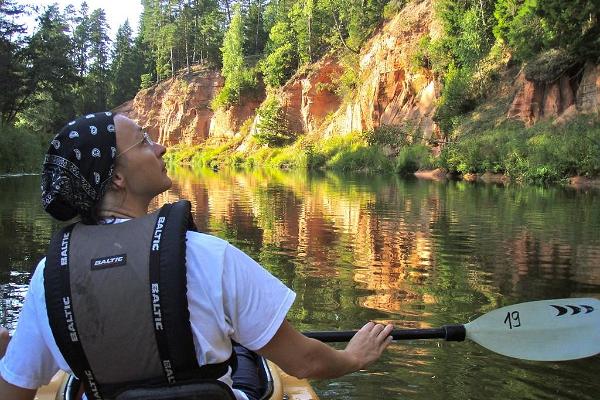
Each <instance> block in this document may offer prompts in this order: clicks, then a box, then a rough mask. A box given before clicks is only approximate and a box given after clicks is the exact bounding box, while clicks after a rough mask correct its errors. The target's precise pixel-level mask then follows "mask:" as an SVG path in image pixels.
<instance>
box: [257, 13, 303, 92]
mask: <svg viewBox="0 0 600 400" xmlns="http://www.w3.org/2000/svg"><path fill="white" fill-rule="evenodd" d="M297 46H298V44H297V41H296V37H295V36H294V33H293V31H292V29H291V26H290V24H289V23H288V22H285V21H280V22H277V23H275V25H273V27H272V28H271V32H270V33H269V42H268V44H267V51H268V55H267V56H266V58H265V59H264V60H263V61H262V63H261V64H260V69H261V72H262V73H263V79H264V81H265V83H266V84H267V85H269V86H272V87H279V86H281V85H283V84H284V83H285V82H286V81H287V80H288V79H289V78H290V77H291V76H292V74H293V73H294V71H295V69H296V68H297V67H298V55H297V53H296V51H295V49H296V48H297Z"/></svg>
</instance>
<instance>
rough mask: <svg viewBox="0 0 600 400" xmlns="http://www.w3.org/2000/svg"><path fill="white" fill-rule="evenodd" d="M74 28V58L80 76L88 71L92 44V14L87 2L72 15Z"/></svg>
mask: <svg viewBox="0 0 600 400" xmlns="http://www.w3.org/2000/svg"><path fill="white" fill-rule="evenodd" d="M71 22H72V23H74V28H73V33H72V35H73V60H74V63H75V66H76V68H77V72H78V74H79V76H80V77H83V76H85V75H86V74H87V72H88V59H89V52H90V46H91V37H90V16H89V8H88V5H87V3H86V2H85V1H84V2H83V3H81V7H80V9H79V12H78V13H74V14H73V15H72V16H71Z"/></svg>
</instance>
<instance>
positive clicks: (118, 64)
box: [110, 20, 142, 107]
mask: <svg viewBox="0 0 600 400" xmlns="http://www.w3.org/2000/svg"><path fill="white" fill-rule="evenodd" d="M141 73H142V70H141V68H140V64H139V60H138V57H137V54H136V48H135V46H134V41H133V31H132V30H131V26H130V25H129V21H128V20H127V21H125V22H124V23H123V25H121V26H120V27H119V29H118V31H117V35H116V37H115V41H114V47H113V53H112V63H111V67H110V75H111V80H110V81H111V94H110V104H111V106H112V107H114V106H117V105H119V104H121V103H123V102H125V101H127V100H129V99H132V98H133V97H134V96H135V94H136V93H137V90H138V89H139V87H140V76H141Z"/></svg>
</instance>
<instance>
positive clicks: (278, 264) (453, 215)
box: [0, 169, 600, 399]
mask: <svg viewBox="0 0 600 400" xmlns="http://www.w3.org/2000/svg"><path fill="white" fill-rule="evenodd" d="M172 174H173V176H174V182H175V183H174V186H173V188H172V189H171V190H170V191H169V192H168V193H166V194H164V195H161V196H160V197H159V198H158V199H157V202H156V203H155V204H154V205H153V207H157V206H158V205H159V204H162V203H164V202H166V201H174V200H176V199H178V198H187V199H189V200H190V201H192V203H193V208H194V217H195V220H196V223H197V225H198V227H199V229H200V230H202V231H205V232H208V233H212V234H215V235H217V236H220V237H222V238H225V239H227V240H229V241H230V242H231V243H233V244H234V245H236V246H238V247H239V248H241V249H243V250H244V251H246V252H247V253H248V254H250V255H251V256H252V257H254V258H255V259H256V260H258V261H259V262H260V263H261V264H262V265H264V266H265V268H267V269H268V270H270V271H271V272H272V273H273V274H275V275H276V276H278V277H279V278H280V279H281V280H282V281H283V282H285V283H286V284H287V285H288V286H290V287H292V288H293V289H294V290H295V291H296V292H297V295H298V296H297V300H296V303H295V304H294V306H293V308H292V310H291V312H290V314H289V318H290V320H291V321H292V322H293V323H294V324H295V325H296V326H297V327H299V328H300V329H312V330H317V329H353V328H357V327H359V326H360V325H362V324H363V323H364V322H365V321H367V320H379V321H390V322H393V323H394V324H396V325H397V326H399V327H431V326H439V325H443V324H445V323H453V322H459V323H462V322H466V321H468V320H470V319H472V318H474V317H476V316H478V315H480V314H481V313H484V312H486V311H489V310H491V309H493V308H496V307H498V306H502V305H505V304H511V303H515V302H520V301H529V300H536V299H542V298H559V297H575V296H593V297H598V295H599V293H600V207H599V206H600V196H599V194H598V193H594V192H590V193H585V192H576V191H571V190H564V189H561V188H540V187H517V186H509V187H499V186H494V185H474V184H469V183H466V182H427V181H419V180H403V179H400V178H397V177H393V176H388V177H372V176H357V175H336V174H331V173H319V174H308V173H304V172H298V171H296V172H283V171H255V172H252V173H248V172H232V171H219V172H214V171H209V170H206V171H204V170H202V171H189V170H183V169H181V170H175V171H172ZM38 181H39V177H19V178H6V179H0V193H2V198H1V199H0V215H1V216H2V221H1V225H0V227H1V231H0V235H1V236H0V238H1V239H0V240H1V243H0V250H1V251H2V252H1V254H2V255H1V256H0V260H1V261H0V274H1V275H0V284H2V287H3V288H4V289H3V290H4V293H5V296H6V297H7V298H8V299H9V300H11V301H9V302H8V305H7V302H6V301H5V302H4V303H3V304H4V305H3V315H4V320H5V321H7V322H8V323H12V322H13V321H14V318H15V315H16V313H17V312H18V308H19V299H21V298H22V295H21V294H20V293H22V290H23V288H24V284H25V283H26V280H27V277H28V274H27V272H28V271H29V270H30V268H31V267H32V266H33V265H34V264H35V261H37V259H38V258H39V257H41V256H42V254H43V252H44V249H45V246H46V245H47V241H48V239H49V236H50V232H51V231H52V230H55V229H56V227H57V225H56V224H53V223H51V221H50V220H49V218H47V217H46V216H45V214H44V213H43V211H42V210H41V208H40V206H39V199H38V190H39V189H38ZM19 273H22V274H19ZM11 296H12V297H11ZM7 310H8V311H10V312H7ZM598 372H600V360H599V358H598V357H593V358H590V359H586V360H579V361H573V362H566V363H532V362H525V361H520V360H513V359H508V358H506V357H502V356H499V355H495V354H492V353H490V352H489V351H487V350H485V349H483V348H481V347H479V346H477V345H474V344H471V343H444V342H437V341H428V342H418V341H411V342H408V343H400V344H394V345H392V346H391V347H390V350H389V351H388V352H387V353H386V354H385V356H384V357H383V359H382V361H381V362H379V363H377V364H376V365H374V366H373V368H372V369H370V370H369V372H359V373H356V374H352V375H351V376H349V377H344V378H341V379H337V380H334V381H322V382H315V386H316V388H317V389H318V391H319V393H320V394H321V395H322V397H323V398H349V399H372V398H380V397H384V396H387V397H390V398H410V399H488V398H489V399H507V398H510V399H545V398H548V399H557V398H559V399H562V398H565V399H571V398H572V399H593V398H595V397H597V396H596V394H597V393H598V392H599V389H600V384H599V383H597V380H596V375H597V374H598Z"/></svg>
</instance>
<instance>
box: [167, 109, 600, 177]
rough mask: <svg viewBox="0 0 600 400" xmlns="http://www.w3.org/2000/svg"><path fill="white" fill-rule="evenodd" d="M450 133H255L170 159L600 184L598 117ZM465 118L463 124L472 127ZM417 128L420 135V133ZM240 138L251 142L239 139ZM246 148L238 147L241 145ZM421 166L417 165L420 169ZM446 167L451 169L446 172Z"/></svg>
mask: <svg viewBox="0 0 600 400" xmlns="http://www.w3.org/2000/svg"><path fill="white" fill-rule="evenodd" d="M468 124H470V129H469V130H467V129H465V130H464V134H463V135H461V136H459V137H456V138H454V139H453V140H452V139H450V140H449V143H448V144H445V146H444V147H443V148H440V147H437V146H431V145H425V144H420V143H418V140H415V141H412V140H410V139H406V138H404V139H403V141H402V140H398V141H396V142H393V141H390V140H389V137H390V132H389V130H390V129H391V128H385V131H384V130H383V129H379V130H375V131H371V132H354V133H350V134H347V135H343V136H334V137H330V138H325V139H319V138H316V137H315V136H301V137H299V138H298V139H297V140H296V141H295V142H294V143H293V144H291V145H289V146H285V147H264V146H259V145H257V144H256V143H253V142H252V139H251V138H243V137H238V138H237V139H234V140H231V141H229V142H224V143H219V144H213V145H211V144H210V143H207V145H204V146H202V145H200V146H193V147H182V146H181V147H180V146H175V147H174V148H171V149H170V150H169V152H168V153H167V156H166V159H167V162H168V163H169V164H172V165H188V166H190V167H192V168H194V167H210V168H213V169H218V168H220V167H222V166H230V167H235V168H254V167H257V166H260V167H274V168H282V169H293V168H308V169H331V170H341V171H357V172H369V173H396V174H414V173H417V174H416V175H417V176H419V177H425V178H432V179H440V178H441V177H442V175H444V176H445V175H446V174H450V175H452V176H453V177H459V178H460V179H464V180H467V181H475V180H478V181H483V182H490V183H506V182H509V181H511V182H519V183H532V184H549V183H562V184H568V185H570V186H573V187H598V186H599V184H598V178H599V177H600V119H599V118H598V116H597V115H593V116H588V115H582V116H579V117H577V118H575V119H573V120H572V121H569V122H567V123H565V124H563V125H560V126H558V125H555V124H552V123H551V122H550V121H547V122H544V121H542V122H540V123H538V124H536V125H533V126H531V127H526V126H524V125H523V124H522V123H520V122H516V121H505V122H502V123H500V124H498V125H496V126H491V125H488V126H486V125H485V124H482V126H481V130H479V131H477V130H476V129H474V128H473V126H474V122H473V121H468ZM468 124H467V122H465V126H469V125H468ZM417 136H418V135H416V136H415V137H417ZM241 141H244V142H245V143H249V144H248V145H247V146H239V145H240V143H241ZM240 147H243V148H245V150H244V151H240V150H239V148H240ZM417 171H419V172H417ZM441 171H445V172H444V173H442V172H441Z"/></svg>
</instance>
